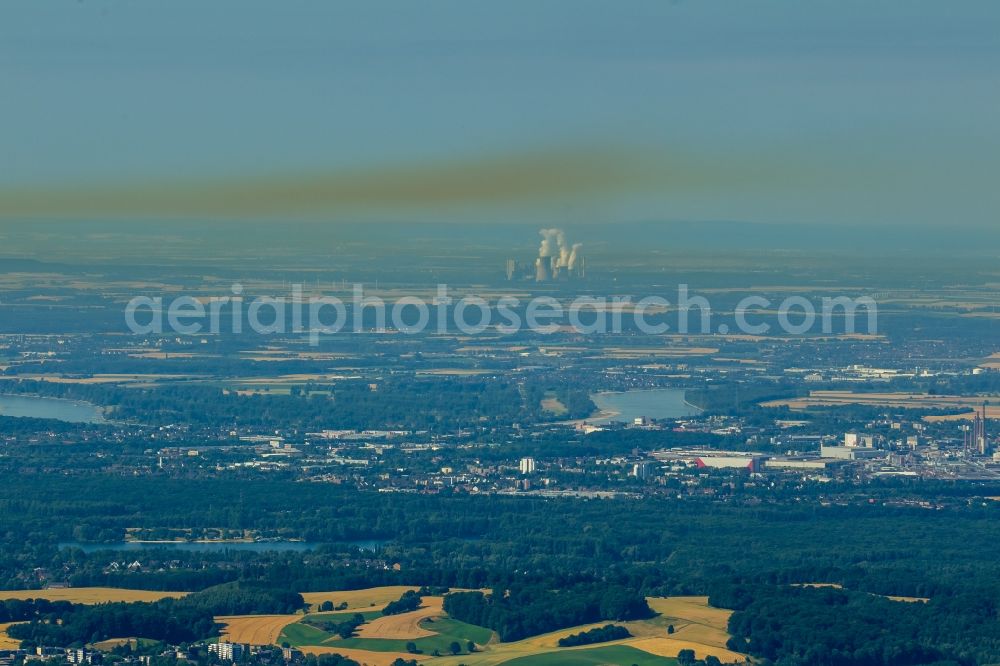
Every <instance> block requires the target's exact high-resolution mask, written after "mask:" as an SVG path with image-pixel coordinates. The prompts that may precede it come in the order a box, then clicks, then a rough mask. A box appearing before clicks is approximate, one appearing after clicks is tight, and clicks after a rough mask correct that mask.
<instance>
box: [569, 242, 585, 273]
mask: <svg viewBox="0 0 1000 666" xmlns="http://www.w3.org/2000/svg"><path fill="white" fill-rule="evenodd" d="M582 247H583V243H573V248H572V249H571V250H570V251H569V257H568V258H567V260H566V268H568V269H570V270H573V269H574V268H576V261H577V255H579V254H580V248H582Z"/></svg>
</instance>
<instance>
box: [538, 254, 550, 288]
mask: <svg viewBox="0 0 1000 666" xmlns="http://www.w3.org/2000/svg"><path fill="white" fill-rule="evenodd" d="M548 279H549V273H548V271H547V270H545V260H544V259H542V258H541V257H538V259H535V281H536V282H545V281H546V280H548Z"/></svg>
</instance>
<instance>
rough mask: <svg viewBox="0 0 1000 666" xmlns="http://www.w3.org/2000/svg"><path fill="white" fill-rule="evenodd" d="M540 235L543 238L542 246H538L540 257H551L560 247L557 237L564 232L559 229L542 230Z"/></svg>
mask: <svg viewBox="0 0 1000 666" xmlns="http://www.w3.org/2000/svg"><path fill="white" fill-rule="evenodd" d="M538 233H539V234H541V236H542V244H541V245H539V246H538V256H539V257H551V256H552V255H554V254H555V253H556V248H557V247H558V240H557V237H558V236H559V234H561V233H562V232H561V231H559V230H558V229H540V230H539V231H538Z"/></svg>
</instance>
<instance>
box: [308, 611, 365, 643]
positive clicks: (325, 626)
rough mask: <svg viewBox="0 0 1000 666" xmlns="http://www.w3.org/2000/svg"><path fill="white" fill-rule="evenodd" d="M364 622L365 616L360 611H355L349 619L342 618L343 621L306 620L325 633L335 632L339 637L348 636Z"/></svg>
mask: <svg viewBox="0 0 1000 666" xmlns="http://www.w3.org/2000/svg"><path fill="white" fill-rule="evenodd" d="M364 623H365V616H364V615H362V614H361V613H355V614H354V615H352V616H351V618H350V619H349V620H344V621H343V622H331V621H329V620H320V621H316V620H311V621H308V622H307V624H311V625H312V626H314V627H316V628H318V629H322V630H323V631H325V632H327V633H331V634H337V635H338V636H340V637H341V638H350V637H351V636H353V635H354V632H355V631H357V629H358V627H360V626H361V625H362V624H364Z"/></svg>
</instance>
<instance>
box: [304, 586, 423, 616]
mask: <svg viewBox="0 0 1000 666" xmlns="http://www.w3.org/2000/svg"><path fill="white" fill-rule="evenodd" d="M417 589H418V588H417V587H415V586H406V585H386V586H384V587H370V588H367V589H364V590H340V591H333V592H303V593H302V598H303V599H305V601H306V603H307V604H309V605H310V606H314V607H318V606H319V605H320V604H321V603H323V602H324V601H331V602H333V605H334V606H338V605H340V604H341V603H344V602H347V608H346V609H344V610H372V608H373V607H377V608H378V610H381V609H382V607H383V606H385V605H386V604H387V603H389V602H390V601H395V600H396V599H399V598H400V597H401V596H403V593H404V592H407V591H409V590H414V591H415V590H417Z"/></svg>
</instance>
